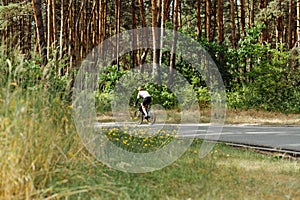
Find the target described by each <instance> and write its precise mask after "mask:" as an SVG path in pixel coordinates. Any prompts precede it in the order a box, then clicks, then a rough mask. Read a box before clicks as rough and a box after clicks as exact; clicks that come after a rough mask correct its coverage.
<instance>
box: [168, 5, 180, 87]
mask: <svg viewBox="0 0 300 200" xmlns="http://www.w3.org/2000/svg"><path fill="white" fill-rule="evenodd" d="M178 7H179V0H174V14H173V25H174V29H173V36H174V38H173V43H172V50H171V59H170V67H169V80H168V86H169V87H170V86H171V85H172V84H173V82H174V69H175V63H176V47H177V37H178V36H177V31H178Z"/></svg>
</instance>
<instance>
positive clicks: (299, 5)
mask: <svg viewBox="0 0 300 200" xmlns="http://www.w3.org/2000/svg"><path fill="white" fill-rule="evenodd" d="M297 41H300V0H298V2H297Z"/></svg>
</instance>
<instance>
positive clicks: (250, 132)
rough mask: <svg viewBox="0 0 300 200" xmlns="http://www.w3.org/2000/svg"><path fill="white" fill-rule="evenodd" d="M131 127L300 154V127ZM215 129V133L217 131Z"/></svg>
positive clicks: (108, 125)
mask: <svg viewBox="0 0 300 200" xmlns="http://www.w3.org/2000/svg"><path fill="white" fill-rule="evenodd" d="M123 125H124V124H115V123H104V124H97V125H96V127H116V126H123ZM126 126H127V127H131V128H137V127H139V128H145V129H149V128H150V129H153V130H160V129H169V130H172V129H177V130H179V129H180V130H181V131H180V137H182V138H185V137H195V138H202V139H206V140H215V141H218V142H228V143H232V144H237V145H247V146H256V147H259V148H266V149H269V150H272V149H273V150H275V151H276V150H281V151H291V152H296V153H297V154H300V126H261V125H224V126H223V127H217V128H216V129H214V128H211V126H210V124H198V125H197V124H193V125H192V124H186V125H178V124H165V125H163V124H156V125H152V126H148V125H139V126H136V125H132V124H126ZM214 130H216V132H214Z"/></svg>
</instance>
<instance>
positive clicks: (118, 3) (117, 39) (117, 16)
mask: <svg viewBox="0 0 300 200" xmlns="http://www.w3.org/2000/svg"><path fill="white" fill-rule="evenodd" d="M115 6H116V55H117V56H116V58H117V60H116V62H117V69H118V70H120V59H119V53H120V37H119V34H120V20H121V19H120V17H121V16H120V15H121V0H116V5H115Z"/></svg>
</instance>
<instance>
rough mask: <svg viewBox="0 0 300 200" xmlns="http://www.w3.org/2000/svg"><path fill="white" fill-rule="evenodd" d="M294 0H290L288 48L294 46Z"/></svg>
mask: <svg viewBox="0 0 300 200" xmlns="http://www.w3.org/2000/svg"><path fill="white" fill-rule="evenodd" d="M293 16H294V9H293V0H290V3H289V23H288V48H289V49H291V48H292V47H293V31H292V30H293Z"/></svg>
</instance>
